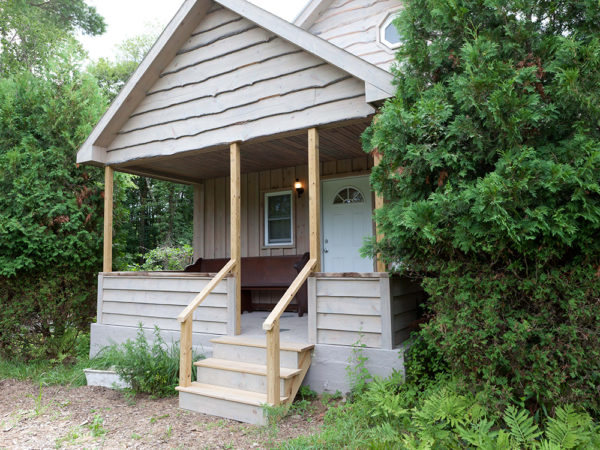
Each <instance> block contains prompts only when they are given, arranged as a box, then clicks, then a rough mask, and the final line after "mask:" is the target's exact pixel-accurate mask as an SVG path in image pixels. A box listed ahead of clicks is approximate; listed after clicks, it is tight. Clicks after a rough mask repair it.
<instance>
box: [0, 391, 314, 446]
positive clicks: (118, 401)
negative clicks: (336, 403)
mask: <svg viewBox="0 0 600 450" xmlns="http://www.w3.org/2000/svg"><path fill="white" fill-rule="evenodd" d="M307 409H308V412H303V413H302V415H299V414H295V415H290V416H288V417H286V418H284V419H282V420H281V421H280V422H279V423H278V424H277V425H276V426H267V427H257V426H253V425H247V424H243V423H239V422H235V421H232V420H225V419H219V418H217V417H213V416H207V415H204V414H198V413H192V412H188V411H184V410H181V409H179V408H178V407H177V398H176V397H175V398H168V399H157V400H154V399H151V398H149V397H145V396H142V397H135V398H128V397H127V396H126V395H124V394H123V393H121V392H118V391H113V390H111V389H106V388H101V387H94V386H83V387H78V388H69V387H64V386H50V387H44V388H42V389H41V390H40V387H39V386H36V385H34V384H33V383H30V382H24V381H15V380H0V449H49V448H88V449H89V448H106V449H113V448H114V449H118V448H140V449H146V448H167V449H171V448H173V449H178V448H184V449H187V448H200V449H204V448H207V449H238V448H239V449H253V448H270V447H273V446H275V445H276V444H277V443H281V442H284V441H286V440H287V439H290V438H293V437H296V436H299V435H306V434H311V433H314V432H316V431H318V428H319V427H320V425H321V424H322V422H323V415H324V412H325V407H324V406H323V405H322V404H321V402H320V401H318V400H316V401H313V402H312V403H311V404H310V406H309V407H308V408H307Z"/></svg>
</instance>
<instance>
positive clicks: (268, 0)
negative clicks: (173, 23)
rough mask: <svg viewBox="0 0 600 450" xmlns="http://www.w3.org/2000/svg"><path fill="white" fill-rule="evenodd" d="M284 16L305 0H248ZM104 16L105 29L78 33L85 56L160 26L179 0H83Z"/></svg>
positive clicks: (110, 51)
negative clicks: (83, 34)
mask: <svg viewBox="0 0 600 450" xmlns="http://www.w3.org/2000/svg"><path fill="white" fill-rule="evenodd" d="M251 1H252V3H254V4H256V5H258V6H260V7H261V8H264V9H266V10H268V11H271V12H272V13H275V14H277V15H278V16H281V17H283V18H284V19H286V20H290V21H291V20H293V19H294V18H295V17H296V15H297V14H298V13H299V12H300V10H301V9H302V8H303V7H304V5H305V4H306V3H308V1H307V0H251ZM87 3H88V4H89V5H91V6H94V7H96V9H97V10H98V12H99V13H100V14H101V15H102V16H103V17H104V19H105V20H106V24H107V31H106V33H104V34H103V35H101V36H93V37H91V36H81V37H80V41H81V42H82V43H83V46H84V47H85V49H86V50H87V51H88V53H89V58H90V59H92V60H96V59H98V58H100V57H108V58H110V57H112V56H113V55H114V53H115V45H117V44H119V43H121V42H123V41H124V40H125V39H127V38H130V37H133V36H138V35H140V34H144V33H146V32H148V31H150V30H152V29H156V28H158V29H160V30H162V28H164V26H165V25H167V23H168V22H169V21H170V20H171V19H172V18H173V16H174V15H175V13H176V12H177V10H178V9H179V7H180V6H181V4H182V3H183V0H87Z"/></svg>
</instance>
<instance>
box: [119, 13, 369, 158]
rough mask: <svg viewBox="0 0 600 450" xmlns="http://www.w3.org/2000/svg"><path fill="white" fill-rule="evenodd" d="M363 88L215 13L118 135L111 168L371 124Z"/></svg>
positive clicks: (274, 39) (265, 33)
mask: <svg viewBox="0 0 600 450" xmlns="http://www.w3.org/2000/svg"><path fill="white" fill-rule="evenodd" d="M373 111H374V110H373V108H372V107H371V106H369V105H367V104H366V103H365V99H364V82H362V81H360V80H357V79H355V78H352V77H350V76H349V75H348V74H347V73H345V72H343V71H341V70H339V69H337V68H335V67H334V66H332V65H329V64H326V63H325V62H324V61H322V60H320V59H318V58H317V57H315V56H313V55H311V54H309V53H307V52H304V51H302V50H301V49H299V48H298V47H295V46H294V45H292V44H290V43H288V42H286V41H284V40H283V39H281V38H279V37H277V36H275V35H273V34H272V33H270V32H268V31H266V30H263V29H261V28H259V27H257V26H256V25H255V24H253V23H252V22H249V21H248V20H246V19H243V18H241V17H239V16H237V15H236V14H234V13H233V12H231V11H228V10H225V9H218V10H214V11H212V12H210V13H209V14H208V15H207V17H206V18H205V19H204V20H203V21H202V23H201V24H200V25H199V26H198V27H197V28H196V30H195V31H194V32H193V33H192V36H191V37H190V38H189V39H188V41H187V42H186V43H185V44H184V45H183V47H182V49H181V50H180V51H179V52H178V54H177V56H176V57H175V58H174V59H173V61H172V62H171V63H170V64H169V65H168V66H167V67H166V68H165V69H164V71H163V72H162V74H161V76H160V78H159V80H158V81H157V82H156V83H155V85H154V86H152V88H151V89H149V90H148V92H147V95H146V97H145V98H144V100H142V102H141V103H140V105H139V106H138V107H137V109H136V110H135V111H134V113H133V114H132V115H131V117H130V119H129V120H128V121H127V122H126V123H125V124H124V126H123V127H122V128H121V130H120V132H119V134H118V135H117V137H116V138H115V139H114V140H113V142H112V143H111V145H110V146H109V148H108V150H109V152H111V154H112V156H111V158H114V159H113V160H114V161H124V160H127V159H132V158H135V157H136V156H139V155H142V154H143V156H157V155H169V154H173V153H177V152H180V151H187V150H194V149H198V148H206V147H210V146H215V145H223V144H225V143H228V142H231V141H234V140H248V139H252V138H256V137H260V136H265V135H271V134H276V133H281V132H285V131H291V130H297V129H302V128H306V127H309V126H315V125H319V124H323V123H330V122H335V121H339V120H346V119H352V118H361V117H367V116H369V115H370V114H372V113H373Z"/></svg>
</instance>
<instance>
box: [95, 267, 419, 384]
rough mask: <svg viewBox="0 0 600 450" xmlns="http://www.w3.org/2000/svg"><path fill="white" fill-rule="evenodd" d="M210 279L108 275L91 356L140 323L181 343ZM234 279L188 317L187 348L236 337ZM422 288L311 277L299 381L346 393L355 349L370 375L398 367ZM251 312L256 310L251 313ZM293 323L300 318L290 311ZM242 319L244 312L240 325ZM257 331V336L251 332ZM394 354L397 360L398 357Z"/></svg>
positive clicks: (350, 277)
mask: <svg viewBox="0 0 600 450" xmlns="http://www.w3.org/2000/svg"><path fill="white" fill-rule="evenodd" d="M212 276H213V275H212V274H187V273H185V274H184V273H180V272H110V273H101V274H99V276H98V316H97V323H95V324H92V329H91V349H90V353H91V355H92V356H93V355H95V354H97V353H98V352H99V351H100V350H101V349H102V348H103V347H106V346H108V345H111V344H113V343H122V342H124V341H126V340H127V339H134V338H135V336H136V333H137V331H138V326H139V324H140V323H141V324H142V327H143V329H144V332H145V335H146V336H147V338H148V339H149V340H151V339H152V333H153V331H154V330H153V329H154V327H155V326H158V327H159V328H160V333H161V336H162V338H163V339H164V340H165V342H166V343H167V344H169V343H171V342H176V341H178V340H179V332H180V327H179V323H178V321H177V315H178V314H179V313H181V311H183V309H185V307H186V306H187V305H188V304H189V303H190V301H191V300H192V299H193V298H194V297H195V296H196V295H197V294H198V292H200V291H201V290H202V289H203V287H204V286H205V285H206V284H207V283H208V282H209V281H210V280H211V279H212ZM235 282H236V280H235V278H234V277H233V276H228V277H227V278H225V279H224V280H223V281H222V282H221V283H220V284H219V285H218V286H217V287H216V289H215V290H214V292H213V293H212V294H210V295H209V297H208V298H207V299H206V300H205V301H204V302H203V303H202V304H201V305H200V307H199V308H198V310H197V311H196V312H195V313H194V322H193V334H192V343H193V346H194V348H195V350H196V351H198V352H200V353H203V354H204V355H205V356H207V357H209V356H211V355H212V343H211V342H210V340H211V339H212V338H215V337H218V336H222V335H233V334H234V332H235V325H236V324H235V320H236V314H235V298H234V293H235ZM421 298H422V290H421V289H420V288H419V287H418V286H416V285H414V284H412V283H411V282H409V281H407V280H404V279H400V278H396V277H392V278H390V277H389V276H388V274H386V273H360V274H359V273H344V274H328V273H316V274H313V275H312V276H311V277H310V278H309V279H308V317H306V316H305V318H306V319H305V320H306V327H307V334H304V335H303V337H301V338H300V339H295V340H297V341H299V340H306V336H307V335H308V341H309V343H313V344H315V348H314V354H313V362H312V365H311V367H310V369H309V372H308V374H307V377H306V378H305V380H304V383H305V384H310V386H311V388H312V389H315V390H316V391H318V392H325V391H329V392H334V391H336V390H340V391H342V392H347V391H348V390H349V388H350V386H349V380H348V378H347V375H346V369H347V367H348V366H349V365H351V364H352V358H353V356H355V352H356V348H357V346H360V348H361V350H360V352H362V356H364V357H366V358H367V363H366V366H367V368H368V369H369V370H370V371H371V373H372V374H374V375H380V376H386V375H389V373H391V371H392V370H394V369H395V370H403V358H402V355H399V353H401V352H400V351H399V350H400V349H401V348H402V347H403V345H404V342H405V340H406V339H407V338H408V334H409V324H410V323H411V322H413V321H414V320H415V319H416V318H417V306H418V304H419V303H420V299H421ZM252 314H257V313H252ZM289 314H290V317H295V319H294V320H299V318H298V317H296V316H295V314H291V313H289ZM245 317H247V318H248V319H246V320H249V319H250V317H251V316H249V315H248V314H243V315H242V322H243V323H245V322H244V318H245ZM256 331H257V333H261V332H262V331H260V330H256ZM399 356H400V357H399Z"/></svg>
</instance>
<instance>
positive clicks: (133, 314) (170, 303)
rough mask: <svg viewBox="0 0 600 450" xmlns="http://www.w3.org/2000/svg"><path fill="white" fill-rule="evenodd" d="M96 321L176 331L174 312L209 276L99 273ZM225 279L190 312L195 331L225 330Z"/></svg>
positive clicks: (226, 302) (192, 296) (177, 311)
mask: <svg viewBox="0 0 600 450" xmlns="http://www.w3.org/2000/svg"><path fill="white" fill-rule="evenodd" d="M101 278H102V280H101V283H99V285H98V290H99V305H98V306H99V310H98V311H99V313H98V323H102V324H104V325H118V326H126V327H137V326H138V325H139V324H140V323H142V325H143V326H144V327H145V328H153V327H154V326H158V327H159V328H160V329H161V330H170V331H179V330H180V324H179V322H178V321H177V316H178V315H179V314H180V313H181V312H182V311H183V310H184V309H185V307H186V306H187V305H188V304H189V303H190V302H191V301H192V300H193V299H194V297H195V296H196V295H198V293H199V292H200V291H201V290H202V289H203V288H204V286H206V285H207V284H208V282H209V281H210V280H211V278H210V277H192V276H185V277H182V276H177V275H173V276H165V275H164V274H161V276H155V277H153V276H152V274H148V275H145V276H136V275H131V276H127V275H118V276H116V275H115V276H113V275H107V274H103V275H101ZM227 286H228V285H227V280H223V281H222V282H221V283H219V284H218V285H217V287H216V288H215V289H214V291H213V293H212V294H210V295H209V296H208V297H207V298H206V300H205V301H204V302H203V303H202V304H201V305H200V306H199V307H198V309H197V310H196V311H195V312H194V319H193V331H194V332H196V333H210V334H227V325H228V321H229V311H228V309H229V305H228V293H227Z"/></svg>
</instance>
